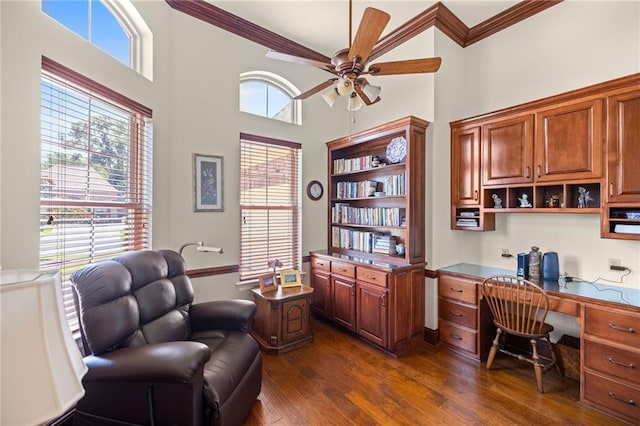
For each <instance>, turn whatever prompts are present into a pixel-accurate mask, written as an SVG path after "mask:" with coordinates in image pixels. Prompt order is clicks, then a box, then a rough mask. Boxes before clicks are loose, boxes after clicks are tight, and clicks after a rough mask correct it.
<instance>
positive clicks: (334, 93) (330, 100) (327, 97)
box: [321, 87, 339, 108]
mask: <svg viewBox="0 0 640 426" xmlns="http://www.w3.org/2000/svg"><path fill="white" fill-rule="evenodd" d="M338 95H339V93H338V90H336V88H335V87H332V88H331V89H329V90H327V91H326V92H323V93H322V94H321V96H322V99H324V101H325V102H326V103H327V105H329V108H333V104H334V103H336V98H337V97H338Z"/></svg>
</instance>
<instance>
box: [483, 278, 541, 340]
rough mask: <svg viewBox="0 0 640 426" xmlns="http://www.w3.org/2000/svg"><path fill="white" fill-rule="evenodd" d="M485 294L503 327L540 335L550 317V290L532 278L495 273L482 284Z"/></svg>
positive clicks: (495, 317) (497, 320)
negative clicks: (535, 282)
mask: <svg viewBox="0 0 640 426" xmlns="http://www.w3.org/2000/svg"><path fill="white" fill-rule="evenodd" d="M482 295H483V297H484V299H485V300H486V302H487V305H488V306H489V309H490V310H491V313H492V314H493V318H494V320H495V321H496V322H497V323H498V324H500V325H501V326H502V327H504V328H507V329H509V330H512V331H515V332H516V333H520V334H540V333H541V331H542V327H543V325H544V321H545V320H546V317H547V309H548V307H549V299H548V297H547V293H546V292H545V291H544V290H543V289H542V288H541V287H539V286H537V285H536V284H534V283H532V282H531V281H527V280H525V279H523V278H520V277H514V276H508V275H495V276H492V277H489V278H487V279H485V280H484V281H483V283H482Z"/></svg>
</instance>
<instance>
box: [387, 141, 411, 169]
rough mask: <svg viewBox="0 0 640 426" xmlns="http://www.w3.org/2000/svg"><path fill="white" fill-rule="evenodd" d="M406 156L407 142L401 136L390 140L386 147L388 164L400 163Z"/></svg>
mask: <svg viewBox="0 0 640 426" xmlns="http://www.w3.org/2000/svg"><path fill="white" fill-rule="evenodd" d="M405 155H407V140H406V139H405V138H404V137H403V136H398V137H397V138H393V139H391V142H389V145H387V161H388V162H389V163H390V164H394V163H399V162H401V161H402V160H403V159H404V157H405Z"/></svg>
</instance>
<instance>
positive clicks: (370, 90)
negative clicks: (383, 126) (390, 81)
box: [362, 84, 382, 102]
mask: <svg viewBox="0 0 640 426" xmlns="http://www.w3.org/2000/svg"><path fill="white" fill-rule="evenodd" d="M362 91H363V92H364V94H365V95H367V98H369V99H370V100H371V102H375V101H376V99H378V97H379V96H380V92H382V87H380V86H374V85H373V84H365V85H364V86H362Z"/></svg>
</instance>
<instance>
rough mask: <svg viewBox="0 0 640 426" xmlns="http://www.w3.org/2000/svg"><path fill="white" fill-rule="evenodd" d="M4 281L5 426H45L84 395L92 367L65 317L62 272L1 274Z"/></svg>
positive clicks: (1, 362)
mask: <svg viewBox="0 0 640 426" xmlns="http://www.w3.org/2000/svg"><path fill="white" fill-rule="evenodd" d="M0 278H1V281H0V328H1V331H2V334H1V342H2V343H1V344H2V346H1V348H0V366H1V371H2V379H1V380H2V382H1V384H2V387H1V388H0V389H1V393H2V396H1V398H2V399H1V401H2V405H1V407H2V414H1V415H0V424H2V425H3V426H13V425H35V424H41V423H44V422H46V421H48V420H51V419H53V418H55V417H58V416H60V415H61V414H63V413H64V412H65V411H67V410H68V409H70V408H71V407H73V406H74V404H75V403H76V402H77V401H78V400H79V399H80V398H81V397H82V396H83V395H84V389H83V387H82V382H81V378H82V376H84V374H85V373H86V371H87V367H86V366H85V364H84V362H83V360H82V355H81V354H80V350H79V349H78V346H77V345H76V343H75V341H74V340H73V337H72V336H71V331H70V330H69V326H68V325H67V320H66V318H65V315H64V307H63V302H62V284H61V280H60V274H59V273H47V272H40V271H0Z"/></svg>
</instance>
